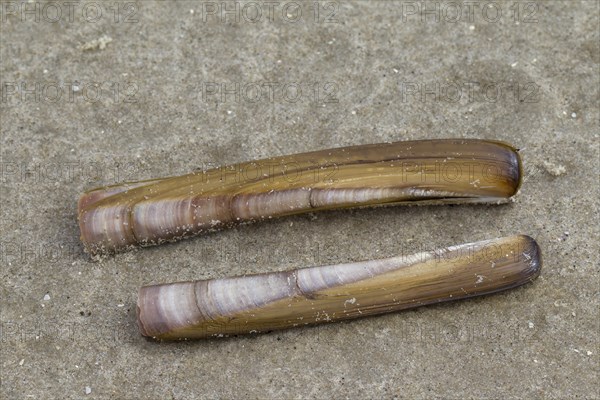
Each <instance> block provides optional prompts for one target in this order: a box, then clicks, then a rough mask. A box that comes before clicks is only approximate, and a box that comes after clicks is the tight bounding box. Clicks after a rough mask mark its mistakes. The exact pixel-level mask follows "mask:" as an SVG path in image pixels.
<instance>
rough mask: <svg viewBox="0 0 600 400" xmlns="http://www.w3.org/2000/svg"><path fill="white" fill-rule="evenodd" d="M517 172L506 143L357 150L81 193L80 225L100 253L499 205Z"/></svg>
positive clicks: (424, 143)
mask: <svg viewBox="0 0 600 400" xmlns="http://www.w3.org/2000/svg"><path fill="white" fill-rule="evenodd" d="M521 174H522V172H521V161H520V158H519V155H518V152H517V151H516V150H515V149H514V148H513V147H512V146H510V145H508V144H505V143H502V142H495V141H487V140H476V139H445V140H420V141H406V142H397V143H382V144H371V145H361V146H352V147H344V148H337V149H329V150H321V151H315V152H311V153H303V154H296V155H291V156H284V157H275V158H269V159H264V160H258V161H252V162H247V163H241V164H235V165H232V166H228V167H222V168H215V169H212V170H207V171H202V172H195V173H192V174H188V175H184V176H179V177H172V178H164V179H153V180H148V181H142V182H131V183H126V184H122V185H115V186H109V187H105V188H98V189H93V190H91V191H89V192H86V193H85V194H83V195H82V196H81V198H80V200H79V205H78V219H79V227H80V231H81V240H82V242H83V243H84V245H85V247H86V250H87V252H88V253H90V254H92V255H102V254H105V253H112V252H117V251H121V250H125V249H127V248H130V247H132V246H136V245H153V244H159V243H162V242H165V241H175V240H178V239H181V238H185V237H189V236H193V235H197V234H199V233H202V232H206V231H211V230H216V229H220V228H224V227H228V226H232V225H233V224H235V223H240V222H251V221H256V220H262V219H268V218H273V217H279V216H284V215H291V214H298V213H303V212H314V211H319V210H326V209H334V208H349V207H364V206H378V205H393V204H432V203H445V204H447V203H477V202H479V203H481V202H483V203H501V202H505V201H507V200H508V199H509V198H510V197H511V196H513V195H514V194H515V193H516V192H517V190H518V188H519V185H520V182H521Z"/></svg>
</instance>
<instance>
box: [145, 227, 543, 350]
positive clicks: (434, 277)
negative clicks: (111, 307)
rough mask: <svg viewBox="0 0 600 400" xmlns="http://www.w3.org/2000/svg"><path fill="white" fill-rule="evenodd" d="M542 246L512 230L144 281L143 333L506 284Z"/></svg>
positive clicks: (370, 306)
mask: <svg viewBox="0 0 600 400" xmlns="http://www.w3.org/2000/svg"><path fill="white" fill-rule="evenodd" d="M540 269H541V254H540V249H539V247H538V245H537V243H536V242H535V240H533V239H532V238H530V237H529V236H512V237H506V238H500V239H493V240H486V241H481V242H476V243H468V244H464V245H460V246H454V247H450V248H447V249H442V250H436V251H431V252H423V253H419V254H414V255H412V256H408V257H402V256H401V257H395V258H387V259H381V260H373V261H363V262H356V263H350V264H340V265H329V266H323V267H311V268H305V269H297V270H292V271H287V272H273V273H267V274H259V275H249V276H239V277H233V278H223V279H213V280H204V281H196V282H180V283H172V284H164V285H154V286H145V287H142V288H141V289H140V292H139V296H138V304H137V312H138V323H139V327H140V331H141V333H142V335H144V336H149V337H153V338H156V339H161V340H175V339H199V338H208V337H213V336H228V335H237V334H247V333H254V332H265V331H271V330H276V329H284V328H291V327H294V326H299V325H307V324H316V323H321V322H329V321H337V320H344V319H350V318H357V317H361V316H368V315H374V314H382V313H387V312H392V311H398V310H403V309H406V308H411V307H418V306H422V305H425V304H431V303H439V302H443V301H449V300H458V299H463V298H467V297H473V296H478V295H483V294H488V293H493V292H498V291H500V290H505V289H510V288H513V287H516V286H519V285H522V284H524V283H527V282H529V281H531V280H533V279H534V278H536V277H537V275H538V274H539V272H540Z"/></svg>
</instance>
